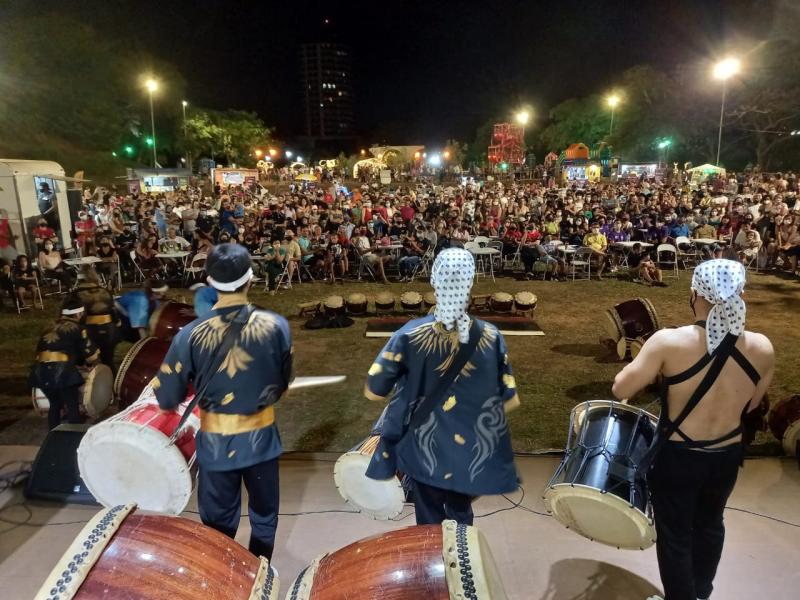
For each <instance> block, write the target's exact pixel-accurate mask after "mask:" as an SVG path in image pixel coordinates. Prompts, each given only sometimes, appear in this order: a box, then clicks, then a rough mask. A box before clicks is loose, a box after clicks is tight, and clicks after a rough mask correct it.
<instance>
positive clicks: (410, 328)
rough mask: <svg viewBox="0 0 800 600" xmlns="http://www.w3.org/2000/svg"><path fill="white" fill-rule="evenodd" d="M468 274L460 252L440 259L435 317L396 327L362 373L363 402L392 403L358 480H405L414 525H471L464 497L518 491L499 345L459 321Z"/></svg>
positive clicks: (493, 334) (493, 333) (434, 278)
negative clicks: (450, 521)
mask: <svg viewBox="0 0 800 600" xmlns="http://www.w3.org/2000/svg"><path fill="white" fill-rule="evenodd" d="M474 274H475V261H474V259H473V258H472V255H471V254H470V253H469V252H467V251H466V250H464V249H461V248H449V249H447V250H444V251H442V252H441V253H440V254H439V256H438V257H437V258H436V261H435V262H434V265H433V269H432V275H431V283H432V285H433V287H434V290H435V291H436V300H437V302H436V308H435V311H434V314H433V315H429V316H427V317H423V318H421V319H415V320H412V321H410V322H409V323H408V324H406V325H405V326H403V328H402V329H400V330H399V331H398V332H396V333H395V334H394V335H393V336H392V338H391V339H390V340H389V342H388V343H387V344H386V346H385V347H384V348H383V350H381V352H380V354H379V355H378V357H377V358H376V359H375V362H374V363H373V364H372V366H371V367H370V369H369V378H368V380H367V385H366V389H365V395H366V396H367V398H368V399H370V400H377V401H381V400H384V399H386V398H391V399H390V401H389V404H388V406H387V408H386V410H385V411H384V416H383V418H382V419H381V422H380V423H379V425H378V429H380V431H379V433H380V434H381V438H380V442H379V444H378V447H377V449H376V450H375V453H374V454H373V457H372V461H371V463H370V465H369V468H368V470H367V476H368V477H370V478H372V479H378V480H384V479H390V478H392V477H395V473H396V472H397V471H398V470H399V471H401V472H402V473H405V474H406V475H407V476H408V477H409V478H410V479H411V481H412V488H413V489H412V491H413V499H414V503H415V509H416V517H417V524H418V525H423V524H434V523H435V524H438V523H441V522H442V521H444V520H445V519H453V520H455V521H457V522H459V523H461V524H466V525H471V524H472V519H473V513H472V506H471V503H472V499H473V497H475V496H483V495H489V494H503V493H508V492H513V491H514V490H516V489H517V486H518V479H517V471H516V468H515V465H514V454H513V450H512V447H511V436H510V434H509V430H508V422H507V421H506V415H505V413H506V411H508V410H510V409H512V408H515V407H516V406H518V405H519V397H518V396H517V389H516V383H515V381H514V377H513V375H512V373H511V365H510V364H509V361H508V355H507V351H506V344H505V340H504V339H503V336H502V335H501V334H500V332H499V331H498V330H497V328H496V327H494V326H493V325H491V324H489V323H486V322H484V321H481V320H479V319H475V318H470V317H469V316H468V315H467V313H466V309H467V305H468V303H469V299H470V290H471V288H472V281H473V279H474ZM393 390H394V393H393V394H392V391H393Z"/></svg>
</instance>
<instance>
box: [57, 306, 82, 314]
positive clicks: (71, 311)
mask: <svg viewBox="0 0 800 600" xmlns="http://www.w3.org/2000/svg"><path fill="white" fill-rule="evenodd" d="M82 312H83V307H82V306H81V307H80V308H62V309H61V314H62V315H77V314H78V313H82Z"/></svg>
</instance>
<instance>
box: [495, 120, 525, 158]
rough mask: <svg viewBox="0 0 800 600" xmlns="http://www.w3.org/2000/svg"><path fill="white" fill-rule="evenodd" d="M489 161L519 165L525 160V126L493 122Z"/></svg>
mask: <svg viewBox="0 0 800 600" xmlns="http://www.w3.org/2000/svg"><path fill="white" fill-rule="evenodd" d="M489 162H490V163H493V164H495V165H496V164H498V163H506V164H509V165H517V166H521V165H522V164H523V163H524V162H525V128H524V127H522V125H512V124H511V123H495V125H494V132H493V133H492V143H491V144H490V145H489Z"/></svg>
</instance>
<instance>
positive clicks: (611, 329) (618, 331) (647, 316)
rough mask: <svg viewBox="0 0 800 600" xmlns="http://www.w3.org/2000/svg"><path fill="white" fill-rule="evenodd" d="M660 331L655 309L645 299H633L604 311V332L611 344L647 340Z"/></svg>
mask: <svg viewBox="0 0 800 600" xmlns="http://www.w3.org/2000/svg"><path fill="white" fill-rule="evenodd" d="M659 329H661V325H660V324H659V322H658V316H657V315H656V309H655V308H654V307H653V304H652V303H651V302H650V300H648V299H647V298H634V299H633V300H626V301H625V302H621V303H620V304H617V305H616V306H615V307H614V308H610V309H608V310H607V311H606V322H605V331H606V334H607V337H609V338H610V339H611V340H612V341H613V342H615V343H616V342H618V341H619V340H620V339H623V338H624V339H628V340H635V339H636V338H644V339H647V338H648V337H650V336H651V335H653V334H654V333H655V332H656V331H658V330H659Z"/></svg>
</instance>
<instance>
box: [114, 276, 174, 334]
mask: <svg viewBox="0 0 800 600" xmlns="http://www.w3.org/2000/svg"><path fill="white" fill-rule="evenodd" d="M167 291H169V286H168V285H167V284H166V283H164V282H163V281H157V282H153V281H150V280H149V279H148V280H146V281H145V282H144V288H143V289H141V290H133V291H131V292H127V293H125V294H122V296H120V297H119V298H117V300H116V302H115V303H114V306H115V308H116V309H117V312H118V313H119V316H120V322H121V328H122V339H124V340H127V341H129V342H136V341H138V340H140V339H143V338H146V337H147V324H148V322H149V321H150V316H151V315H152V314H153V313H154V312H155V311H156V308H158V304H159V302H161V301H162V300H163V299H164V298H165V296H166V294H167Z"/></svg>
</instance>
